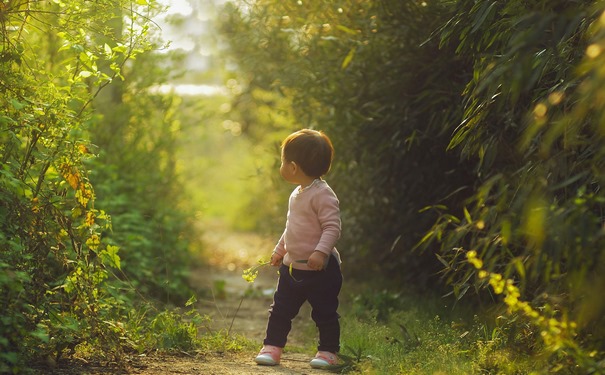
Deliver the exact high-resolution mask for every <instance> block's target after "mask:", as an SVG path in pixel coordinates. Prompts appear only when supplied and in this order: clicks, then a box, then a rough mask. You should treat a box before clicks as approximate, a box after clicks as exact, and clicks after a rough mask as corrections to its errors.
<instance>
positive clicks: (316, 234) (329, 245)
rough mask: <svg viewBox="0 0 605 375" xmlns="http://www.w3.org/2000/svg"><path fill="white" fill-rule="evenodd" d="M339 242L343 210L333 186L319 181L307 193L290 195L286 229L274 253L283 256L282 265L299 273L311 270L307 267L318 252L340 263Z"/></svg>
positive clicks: (309, 187)
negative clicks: (312, 256)
mask: <svg viewBox="0 0 605 375" xmlns="http://www.w3.org/2000/svg"><path fill="white" fill-rule="evenodd" d="M339 238H340V208H339V203H338V198H337V197H336V194H334V191H333V190H332V188H330V186H329V185H328V184H327V183H326V182H325V181H324V180H320V179H317V180H315V181H313V183H312V184H311V185H309V186H307V187H306V188H304V189H300V187H297V188H296V189H294V191H293V192H292V194H290V200H289V204H288V217H287V220H286V229H285V230H284V233H283V234H282V236H281V238H280V239H279V242H278V243H277V245H276V246H275V250H274V252H276V253H277V254H279V255H281V256H283V264H285V265H286V266H290V264H292V268H295V269H299V270H306V271H308V270H310V268H309V267H308V266H307V264H306V263H302V262H300V261H302V260H307V259H309V257H310V256H311V254H312V253H313V252H314V251H315V250H318V251H321V252H322V253H324V254H326V255H328V257H327V258H326V261H327V260H328V259H329V256H330V255H334V256H335V257H336V259H337V260H338V262H339V263H340V262H341V260H340V254H339V253H338V250H336V247H335V245H336V241H337V240H338V239H339Z"/></svg>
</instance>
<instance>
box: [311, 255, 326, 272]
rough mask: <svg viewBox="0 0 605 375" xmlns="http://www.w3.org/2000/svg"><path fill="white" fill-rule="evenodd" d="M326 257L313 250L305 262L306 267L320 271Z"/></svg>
mask: <svg viewBox="0 0 605 375" xmlns="http://www.w3.org/2000/svg"><path fill="white" fill-rule="evenodd" d="M327 257H328V255H327V254H324V253H322V252H321V251H317V250H315V251H314V252H313V254H311V256H310V257H309V260H308V261H307V266H308V267H309V268H310V269H312V270H314V271H321V270H323V269H324V265H325V263H326V258H327Z"/></svg>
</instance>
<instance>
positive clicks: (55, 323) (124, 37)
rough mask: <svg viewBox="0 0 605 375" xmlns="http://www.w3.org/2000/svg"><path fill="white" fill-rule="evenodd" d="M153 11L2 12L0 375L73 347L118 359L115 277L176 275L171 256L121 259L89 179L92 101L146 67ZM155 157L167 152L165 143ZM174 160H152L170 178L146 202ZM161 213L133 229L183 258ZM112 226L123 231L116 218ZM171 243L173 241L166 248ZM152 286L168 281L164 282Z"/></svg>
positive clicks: (69, 5)
mask: <svg viewBox="0 0 605 375" xmlns="http://www.w3.org/2000/svg"><path fill="white" fill-rule="evenodd" d="M153 9H154V8H153V7H151V5H150V4H146V3H145V5H141V6H139V5H137V4H136V3H134V2H132V3H131V2H130V1H119V2H116V1H96V2H84V1H71V2H62V1H54V2H25V1H9V2H6V1H5V2H3V3H2V4H1V5H0V10H1V11H0V77H1V78H0V87H1V90H2V93H3V95H2V97H0V248H1V249H2V250H1V251H0V270H1V272H0V275H1V276H0V286H1V290H2V293H1V294H0V304H1V305H2V306H3V307H6V308H3V309H2V313H0V352H1V353H2V355H0V372H2V373H19V372H22V371H25V369H26V367H27V365H29V364H32V363H35V362H36V361H38V360H40V359H42V358H46V357H49V358H52V359H53V360H56V359H59V358H60V357H61V356H63V355H69V354H71V353H73V351H74V350H76V348H77V347H78V346H80V345H89V346H92V347H95V348H96V349H97V351H98V352H99V353H102V354H103V355H104V356H106V357H107V358H108V359H110V360H119V359H120V357H121V355H122V353H123V342H122V339H123V337H124V336H125V335H124V330H123V327H122V326H121V324H120V323H119V322H120V321H121V319H122V318H123V315H122V314H123V312H124V311H126V310H127V308H125V304H129V303H132V301H129V300H128V299H127V297H126V294H125V293H124V292H125V289H124V286H123V285H122V284H121V283H120V282H118V280H117V279H116V277H115V275H116V274H117V275H119V276H120V278H123V275H124V273H129V271H128V270H129V269H133V268H136V269H137V270H140V269H141V266H145V267H146V268H147V269H146V270H145V271H141V272H148V274H147V275H148V276H149V275H153V276H154V277H155V276H157V274H153V273H150V270H151V272H156V273H159V272H158V271H157V269H158V268H159V266H157V264H162V267H171V268H170V270H171V272H172V274H169V275H168V276H171V277H172V276H174V275H175V274H178V273H179V272H181V273H182V272H183V269H184V265H183V264H184V261H183V258H182V257H181V258H178V257H176V256H174V255H173V254H169V255H168V256H166V257H165V258H161V259H159V258H158V257H156V256H151V257H149V258H148V259H150V261H149V263H147V264H137V263H136V262H133V261H131V259H130V258H129V257H128V256H126V257H124V256H123V249H121V248H120V247H121V246H122V245H126V244H125V243H120V242H119V241H116V240H115V239H114V238H112V236H110V235H109V233H112V231H113V230H115V231H116V232H115V233H122V232H121V230H120V229H118V227H116V226H115V224H116V222H115V221H114V222H112V219H111V217H110V216H109V215H108V213H107V212H108V209H111V210H113V209H114V208H115V207H112V206H111V205H110V204H109V203H108V199H107V196H106V195H103V197H102V198H101V199H97V198H98V197H97V194H98V193H101V194H105V193H108V194H111V192H110V191H108V190H109V189H110V188H108V187H109V181H107V185H104V186H103V184H102V183H99V186H100V189H98V190H97V189H93V183H92V182H94V183H95V184H96V182H97V181H94V180H95V179H96V177H97V176H98V173H100V171H101V170H103V168H102V167H101V166H100V165H99V160H98V158H97V155H96V154H97V153H99V154H103V152H104V150H100V149H99V146H100V142H97V140H96V139H94V138H95V129H96V128H97V127H98V126H100V125H99V124H101V123H102V122H101V119H100V118H99V116H98V115H99V114H100V113H101V112H100V111H99V108H97V105H98V104H99V101H100V100H101V98H103V94H102V93H103V92H104V91H106V90H110V91H111V90H115V89H116V87H117V86H119V82H121V81H122V80H123V79H125V78H126V77H125V76H126V75H127V69H126V68H127V67H128V66H131V65H132V64H131V63H130V62H131V61H132V60H133V59H135V58H136V57H138V58H141V59H142V60H144V58H143V56H144V55H145V51H148V50H149V49H150V48H151V47H152V46H151V45H150V44H149V43H148V42H147V41H146V40H147V39H148V38H149V35H148V21H149V19H148V18H146V17H145V16H144V15H145V14H147V15H149V14H150V13H149V12H150V11H153ZM129 90H130V88H129ZM128 92H130V95H136V94H137V93H135V92H134V91H128ZM138 100H139V101H138V102H137V103H135V104H136V105H140V106H143V105H144V106H153V107H154V108H157V110H158V111H159V110H161V109H162V107H161V106H159V105H158V104H157V101H160V102H161V101H162V100H165V99H158V98H156V102H151V101H145V99H144V98H143V97H142V96H140V95H139V96H138ZM169 107H170V106H169V105H167V106H164V107H163V108H169ZM133 116H137V117H136V119H137V121H139V122H140V123H145V117H144V116H148V117H151V116H156V113H144V112H142V111H141V112H138V113H133ZM135 124H138V123H135ZM162 124H163V125H165V128H160V130H158V133H157V134H154V135H155V136H158V137H161V135H162V134H163V133H169V131H168V130H167V128H170V129H172V128H171V126H172V125H173V122H171V121H166V122H162ZM151 125H156V124H154V123H152V124H151ZM114 130H115V129H114ZM91 134H92V137H91ZM116 135H117V134H116ZM91 138H93V140H92V141H93V142H91ZM93 143H95V144H93ZM133 151H134V150H133ZM156 151H158V152H160V153H165V152H172V150H171V149H169V148H168V149H166V147H163V148H162V149H159V147H158V148H156ZM162 155H163V154H162ZM171 162H172V161H171V160H170V159H169V158H168V157H164V158H162V159H161V162H158V163H157V164H160V165H163V166H165V168H162V169H160V168H157V169H152V170H151V171H148V173H149V172H152V173H154V174H156V173H165V177H166V178H167V179H168V180H167V181H166V182H165V183H164V184H162V185H161V186H160V188H162V189H164V190H163V191H162V193H156V195H155V196H154V197H153V199H157V197H158V196H160V195H161V194H164V193H166V190H167V189H168V187H171V188H172V186H173V185H171V184H172V181H173V180H172V175H170V172H171V171H174V167H173V166H172V165H171V164H170V163H171ZM90 168H93V169H94V170H93V171H91V170H90ZM107 168H108V169H109V168H112V165H109V166H108V167H107ZM156 185H157V184H156ZM115 192H116V193H118V190H117V189H116V190H115ZM133 193H136V194H140V191H139V192H133ZM166 194H167V193H166ZM167 195H168V194H167ZM116 196H117V194H116ZM132 196H133V195H130V196H129V197H132ZM129 197H127V198H126V199H129ZM171 197H174V194H173V195H171ZM154 203H155V202H154ZM170 204H172V203H170ZM101 207H103V209H101ZM162 210H165V207H160V211H161V214H158V215H157V216H159V217H160V218H162V219H163V220H165V221H164V222H161V221H160V220H157V219H156V220H155V221H154V222H153V224H154V225H156V226H155V227H153V226H151V227H147V218H146V217H144V216H142V217H141V220H139V221H138V222H137V223H136V224H137V225H139V228H140V227H141V226H143V227H146V228H145V229H142V230H144V231H147V232H148V233H153V234H154V235H156V236H158V237H153V236H149V237H150V239H149V242H147V243H146V245H147V247H152V246H151V245H150V244H151V243H153V244H154V245H155V242H153V241H154V240H156V239H157V238H161V239H162V241H163V242H162V241H158V242H159V243H160V245H161V246H163V247H164V248H170V249H171V251H181V253H183V252H184V251H183V247H185V246H184V245H182V241H183V240H182V238H181V237H180V235H181V233H182V232H183V226H182V225H181V224H182V223H183V221H178V220H176V223H177V224H174V225H172V224H171V223H172V222H173V221H172V220H171V218H170V217H168V216H167V215H163V214H164V212H163V211H162ZM154 217H156V216H154ZM116 218H117V219H118V220H117V221H118V223H119V224H120V225H121V224H122V220H121V217H119V215H118V216H117V217H116ZM158 221H160V222H161V224H162V230H158V229H157V226H159V224H158ZM112 224H113V225H112ZM177 238H178V240H177ZM175 243H179V245H178V246H169V245H174V244H175ZM116 244H117V245H120V247H118V246H116ZM138 250H141V248H138ZM167 259H170V260H171V261H172V262H166V260H167ZM179 261H180V263H179ZM133 263H134V264H135V266H133ZM154 267H155V268H154ZM163 269H164V270H166V268H163ZM165 274H166V273H165ZM176 279H177V278H176V277H175V280H176ZM156 281H158V282H159V283H162V285H163V284H164V280H162V279H161V278H160V279H157V278H156ZM175 282H178V281H175ZM181 286H182V283H181V284H178V287H181ZM131 287H132V285H131V284H130V285H128V289H131ZM171 287H172V288H173V289H178V287H177V286H175V285H171ZM181 290H182V289H181Z"/></svg>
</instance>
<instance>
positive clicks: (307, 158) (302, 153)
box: [281, 129, 334, 178]
mask: <svg viewBox="0 0 605 375" xmlns="http://www.w3.org/2000/svg"><path fill="white" fill-rule="evenodd" d="M281 149H282V156H283V158H284V159H285V160H287V161H293V162H295V163H296V164H297V165H298V166H299V167H300V168H301V169H302V171H303V172H304V173H305V174H306V175H307V176H309V177H315V178H318V177H321V176H323V175H325V174H326V173H328V171H329V170H330V166H331V165H332V159H333V158H334V146H332V141H330V138H328V136H327V135H325V134H324V133H323V132H321V131H317V130H311V129H303V130H299V131H297V132H294V133H292V134H290V135H289V136H288V137H286V139H284V141H283V142H282V144H281Z"/></svg>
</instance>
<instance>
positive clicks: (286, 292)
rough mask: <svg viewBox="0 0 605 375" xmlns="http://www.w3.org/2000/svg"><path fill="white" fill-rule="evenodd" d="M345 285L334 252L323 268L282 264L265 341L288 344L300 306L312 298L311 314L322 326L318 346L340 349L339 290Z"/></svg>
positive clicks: (326, 348) (282, 345) (280, 344)
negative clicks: (304, 268)
mask: <svg viewBox="0 0 605 375" xmlns="http://www.w3.org/2000/svg"><path fill="white" fill-rule="evenodd" d="M341 286H342V273H341V272H340V265H339V264H338V260H337V259H336V258H335V257H334V256H331V257H330V260H329V262H328V267H327V268H326V269H325V270H323V271H301V270H296V269H293V270H292V275H290V270H289V268H288V267H287V266H284V265H282V266H281V267H280V269H279V280H278V282H277V290H276V291H275V294H274V296H273V304H271V308H270V309H269V322H268V324H267V335H266V337H265V340H264V341H263V343H264V344H265V345H273V346H277V347H280V348H283V347H284V346H286V341H287V339H288V333H290V329H291V328H292V319H294V317H296V315H297V314H298V311H299V310H300V307H301V306H302V305H303V303H305V301H309V304H310V305H311V308H312V312H311V318H313V321H314V322H315V325H316V326H317V329H318V330H319V345H318V347H317V350H321V351H327V352H332V353H336V352H338V351H339V350H340V323H339V321H338V318H339V317H340V316H339V315H338V312H337V311H336V310H337V309H338V294H339V293H340V288H341Z"/></svg>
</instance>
